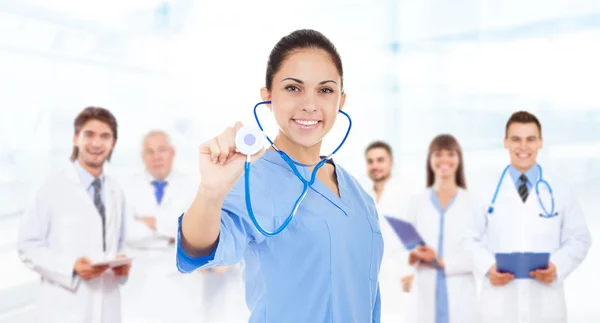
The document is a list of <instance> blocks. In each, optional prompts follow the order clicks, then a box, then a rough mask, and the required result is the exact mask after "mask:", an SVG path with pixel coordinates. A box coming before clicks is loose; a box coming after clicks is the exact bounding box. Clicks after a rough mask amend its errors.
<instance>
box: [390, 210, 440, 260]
mask: <svg viewBox="0 0 600 323" xmlns="http://www.w3.org/2000/svg"><path fill="white" fill-rule="evenodd" d="M384 217H385V219H386V220H387V221H388V222H389V223H390V225H391V226H392V228H393V229H394V231H395V232H396V235H397V236H398V238H400V241H402V244H403V245H404V248H406V249H407V250H413V249H414V248H416V247H417V246H419V245H421V246H424V245H425V240H423V238H422V237H421V235H420V234H419V232H417V229H415V227H414V226H413V225H412V224H411V223H410V222H406V221H403V220H400V219H398V218H394V217H391V216H387V215H386V216H384ZM428 264H429V265H430V266H432V267H435V268H442V267H441V266H440V264H439V263H438V262H437V260H436V259H433V260H432V261H430V262H428Z"/></svg>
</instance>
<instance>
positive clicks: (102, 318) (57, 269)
mask: <svg viewBox="0 0 600 323" xmlns="http://www.w3.org/2000/svg"><path fill="white" fill-rule="evenodd" d="M74 128H75V129H74V130H75V131H74V132H75V133H74V135H73V152H72V154H71V162H72V163H71V164H69V165H67V166H66V167H64V168H63V169H61V170H59V171H58V172H56V173H54V174H53V175H51V176H49V177H47V178H46V180H45V181H44V182H43V184H42V186H41V187H40V188H39V189H38V190H37V191H36V193H35V197H34V199H33V200H32V201H31V204H29V205H28V207H27V211H26V212H25V214H24V215H23V218H22V222H21V227H20V230H19V241H18V250H19V256H20V258H21V260H22V261H23V263H25V265H26V266H27V267H29V268H31V269H32V270H34V271H35V272H37V273H38V274H39V275H40V276H41V290H40V294H39V302H38V307H37V308H38V311H37V315H36V316H37V320H36V321H37V322H50V323H59V322H60V323H79V322H94V323H118V322H121V298H120V284H123V283H125V282H126V280H127V275H128V272H129V268H130V265H123V266H120V267H117V268H112V269H109V268H108V266H107V265H104V266H92V264H93V263H94V262H97V261H103V260H111V259H115V258H116V257H117V256H119V257H120V256H123V255H122V254H121V253H122V252H123V245H124V239H125V212H124V210H125V199H124V196H123V192H122V191H121V188H120V187H119V185H118V184H117V183H116V182H115V181H114V180H113V178H112V177H110V176H107V175H106V174H105V173H104V163H105V161H107V160H110V157H111V155H112V152H113V149H114V147H115V145H116V143H117V120H116V119H115V117H114V116H113V115H112V113H110V111H108V110H106V109H103V108H96V107H89V108H86V109H84V110H83V111H82V112H81V113H80V114H79V115H78V116H77V117H76V118H75V122H74Z"/></svg>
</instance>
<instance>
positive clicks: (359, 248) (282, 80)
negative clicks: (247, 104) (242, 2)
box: [177, 30, 383, 323]
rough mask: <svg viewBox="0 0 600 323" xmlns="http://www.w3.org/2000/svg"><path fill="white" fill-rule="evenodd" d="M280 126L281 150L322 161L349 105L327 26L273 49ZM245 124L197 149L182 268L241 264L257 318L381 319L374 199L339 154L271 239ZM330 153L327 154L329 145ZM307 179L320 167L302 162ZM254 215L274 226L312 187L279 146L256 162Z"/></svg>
mask: <svg viewBox="0 0 600 323" xmlns="http://www.w3.org/2000/svg"><path fill="white" fill-rule="evenodd" d="M260 94H261V98H262V99H263V101H271V104H270V105H269V106H268V107H269V109H270V110H271V112H272V113H273V115H274V117H275V120H276V121H277V124H278V126H279V132H278V135H277V137H276V139H275V140H274V144H275V146H276V147H277V148H278V149H280V150H281V151H283V152H285V153H286V154H287V155H288V156H290V157H291V158H292V159H293V160H295V161H296V162H298V163H302V164H308V165H311V164H313V165H314V164H316V163H318V162H319V161H320V160H321V157H320V156H321V142H322V140H323V137H325V135H327V133H328V132H329V131H330V129H331V128H332V126H333V124H334V122H335V121H336V118H337V116H338V115H339V112H338V110H341V109H342V108H343V106H344V101H345V99H346V94H345V93H344V91H343V70H342V62H341V59H340V56H339V54H338V53H337V50H336V49H335V47H334V45H333V44H332V43H331V42H330V41H329V40H328V39H327V38H326V37H325V36H323V35H322V34H321V33H319V32H316V31H313V30H298V31H295V32H293V33H291V34H290V35H288V36H286V37H283V38H282V39H281V40H280V41H279V42H278V43H277V44H276V45H275V47H274V48H273V50H272V52H271V54H270V57H269V61H268V64H267V72H266V85H265V87H264V88H262V89H261V91H260ZM241 127H242V124H241V123H237V124H236V125H235V126H234V127H231V128H227V129H226V130H225V131H224V132H223V133H221V134H220V135H218V136H217V137H215V138H213V139H211V140H209V141H207V142H205V143H203V144H202V145H201V148H200V156H199V159H200V161H199V163H200V172H201V177H202V182H201V185H200V187H199V189H198V193H197V196H196V198H195V200H194V202H193V203H192V205H191V206H190V208H189V209H188V210H187V211H186V212H185V213H184V214H183V215H182V216H181V217H180V219H179V223H180V232H179V238H178V249H177V266H178V268H179V270H180V271H181V272H192V271H194V270H196V269H198V268H206V267H217V266H227V265H232V264H235V263H238V262H240V261H242V260H243V261H244V265H245V268H244V269H245V273H244V277H245V284H246V302H247V305H248V308H249V309H250V311H251V316H250V322H261V323H262V322H277V323H281V322H285V323H294V322H299V323H300V322H302V323H306V322H311V323H321V322H322V323H328V322H336V323H338V322H339V323H352V322H356V323H364V322H379V321H380V320H379V307H380V306H379V288H378V273H379V266H380V263H381V257H382V252H383V240H382V237H381V231H380V228H379V222H378V221H379V220H378V218H377V212H376V209H375V204H374V202H373V200H372V199H371V197H369V195H368V194H367V193H366V192H365V191H364V190H363V189H362V188H361V187H360V185H359V184H358V182H357V181H356V180H355V179H354V178H353V177H352V176H351V175H350V174H349V173H348V172H347V171H346V170H344V169H343V168H342V167H340V166H339V165H338V164H336V163H334V162H333V161H332V160H330V161H328V162H327V163H325V165H324V166H323V167H321V168H320V169H319V170H318V172H317V176H316V177H317V180H316V181H315V182H314V184H313V185H312V186H311V187H310V189H309V190H308V194H307V195H306V197H305V198H304V200H303V202H302V203H301V204H300V206H299V208H298V210H297V213H296V215H295V217H294V218H293V220H292V221H291V222H290V224H289V226H288V227H286V228H285V230H283V231H282V232H281V233H280V234H277V235H275V236H270V237H266V236H265V235H263V234H261V232H259V231H258V230H257V229H256V227H255V225H254V224H253V222H252V221H251V219H250V217H249V215H248V212H247V209H246V204H245V203H246V202H245V187H244V183H245V181H244V178H243V177H242V174H243V173H244V162H245V160H246V156H244V155H241V154H240V153H238V152H236V146H235V142H234V141H235V139H234V138H235V134H236V132H237V131H238V130H239V129H240V128H241ZM326 153H329V152H326ZM298 170H299V171H300V173H301V175H302V176H303V177H304V178H306V179H309V178H310V175H311V173H312V170H313V169H312V167H298ZM250 183H251V184H250V185H251V190H250V191H251V196H252V199H251V200H252V206H253V209H254V214H255V215H256V218H257V220H258V223H260V224H261V226H263V227H264V228H265V229H266V230H275V229H277V228H278V227H279V226H280V225H281V224H282V223H283V222H284V221H285V219H286V218H287V217H288V215H289V214H290V211H291V208H292V206H293V204H294V202H295V201H296V199H297V198H298V196H299V195H300V193H301V192H302V188H303V184H302V182H301V181H300V180H299V179H298V178H297V177H296V175H295V174H294V173H293V172H292V169H291V168H290V166H289V165H288V164H287V163H286V162H285V161H284V160H283V158H282V157H281V156H280V155H279V153H277V152H276V151H275V150H273V148H272V147H271V148H270V149H268V150H262V151H261V152H260V153H259V154H257V155H255V156H254V158H253V164H252V167H251V173H250Z"/></svg>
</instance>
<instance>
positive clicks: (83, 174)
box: [73, 160, 104, 189]
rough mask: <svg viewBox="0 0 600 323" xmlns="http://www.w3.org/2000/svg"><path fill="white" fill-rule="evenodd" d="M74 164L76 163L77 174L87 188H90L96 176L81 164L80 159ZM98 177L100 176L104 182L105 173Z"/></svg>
mask: <svg viewBox="0 0 600 323" xmlns="http://www.w3.org/2000/svg"><path fill="white" fill-rule="evenodd" d="M73 164H74V165H75V170H76V171H77V175H78V176H79V180H80V181H81V184H83V186H84V187H85V188H86V189H87V188H89V187H90V186H91V185H92V182H93V181H94V180H95V179H96V178H95V177H94V176H93V175H92V174H90V172H88V171H87V170H85V169H84V168H83V167H82V166H81V164H80V163H79V160H75V161H74V162H73ZM98 178H100V181H101V182H102V183H104V173H102V174H100V176H98Z"/></svg>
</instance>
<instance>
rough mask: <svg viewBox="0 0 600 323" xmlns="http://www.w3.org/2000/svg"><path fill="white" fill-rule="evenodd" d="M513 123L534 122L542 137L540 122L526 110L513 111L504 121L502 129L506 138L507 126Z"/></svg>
mask: <svg viewBox="0 0 600 323" xmlns="http://www.w3.org/2000/svg"><path fill="white" fill-rule="evenodd" d="M513 123H535V125H536V126H537V127H538V130H539V131H540V138H542V124H541V123H540V121H539V120H538V118H537V117H536V116H534V115H533V114H531V113H529V112H527V111H517V112H515V113H513V114H512V115H511V116H510V118H509V119H508V121H507V122H506V128H505V129H504V137H505V138H508V127H510V125H511V124H513Z"/></svg>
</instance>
